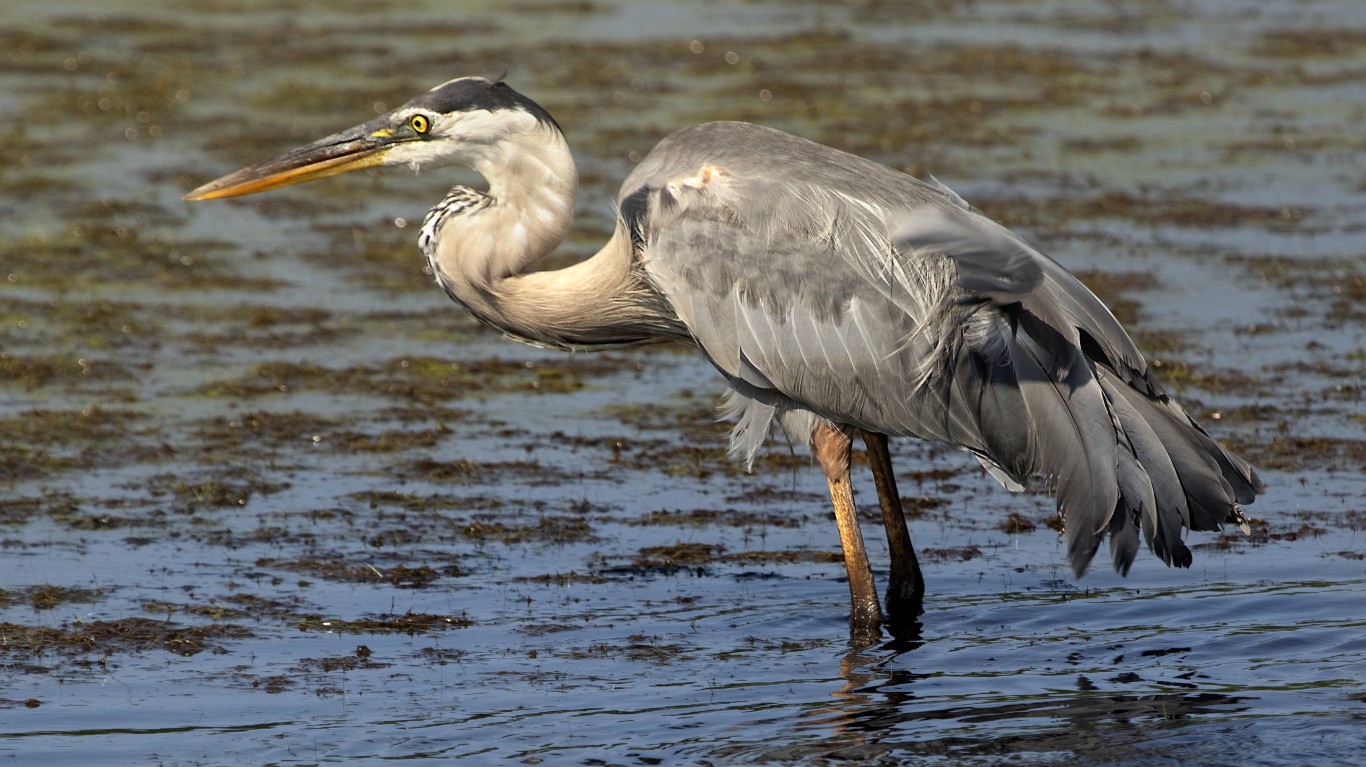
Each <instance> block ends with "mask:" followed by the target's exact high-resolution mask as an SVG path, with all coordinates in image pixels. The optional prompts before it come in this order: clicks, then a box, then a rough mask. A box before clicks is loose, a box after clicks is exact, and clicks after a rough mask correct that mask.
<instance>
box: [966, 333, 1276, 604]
mask: <svg viewBox="0 0 1366 767" xmlns="http://www.w3.org/2000/svg"><path fill="white" fill-rule="evenodd" d="M1050 331H1051V328H1050V327H1049V326H1047V325H1046V324H1044V323H1039V324H1035V323H1032V322H1031V321H1030V318H1029V316H1028V315H1027V314H1022V316H1021V321H1020V326H1019V328H1018V332H1016V333H1015V334H1014V335H1013V338H1012V339H1011V340H1012V343H1011V344H1010V345H1009V347H1008V352H1007V354H1008V357H1009V362H1008V363H1006V364H1007V365H1008V367H1009V369H1010V371H1011V372H1012V373H1013V380H1011V381H1009V382H1008V383H1010V384H1013V386H1012V387H1010V389H1011V391H1012V392H1018V395H1017V396H1016V397H1009V396H998V397H987V398H979V399H977V401H976V403H975V404H976V405H977V408H976V412H975V415H976V416H977V417H978V419H979V420H978V422H977V426H978V428H979V429H980V431H979V434H980V442H979V443H978V444H983V445H984V446H985V448H986V449H985V450H983V451H980V452H979V457H984V458H985V459H986V460H989V461H990V462H991V463H992V464H995V466H997V467H999V468H1000V469H1001V470H1002V472H1003V473H1004V474H1006V475H1009V476H1010V477H1011V478H1013V479H1015V480H1023V479H1024V478H1025V477H1027V476H1029V475H1031V474H1043V475H1045V476H1047V477H1049V478H1051V479H1052V480H1053V481H1054V483H1055V486H1056V487H1055V492H1056V495H1057V504H1058V511H1059V513H1060V514H1061V515H1062V518H1063V520H1064V523H1065V526H1066V535H1067V555H1068V560H1069V561H1070V563H1071V565H1072V570H1073V572H1075V573H1076V575H1077V576H1078V577H1080V576H1081V575H1082V574H1083V573H1085V571H1086V569H1087V567H1088V566H1089V565H1090V563H1091V560H1092V559H1093V558H1094V556H1095V553H1096V551H1097V549H1098V548H1099V546H1100V543H1101V541H1102V539H1103V538H1104V537H1105V535H1106V534H1107V533H1108V534H1109V536H1110V554H1111V557H1112V558H1113V560H1114V565H1115V569H1116V570H1118V571H1119V572H1120V573H1121V574H1127V573H1128V571H1129V568H1130V566H1131V565H1132V564H1133V562H1134V560H1135V558H1136V557H1137V554H1138V550H1139V548H1140V546H1139V543H1140V539H1141V540H1142V542H1143V543H1144V544H1146V545H1147V547H1148V548H1149V549H1150V550H1151V551H1152V552H1153V553H1154V554H1156V555H1157V556H1158V557H1159V558H1160V559H1161V560H1162V561H1163V562H1165V563H1167V564H1168V565H1172V566H1176V567H1189V566H1190V565H1191V562H1192V555H1191V551H1190V549H1189V548H1188V547H1187V546H1186V544H1185V541H1184V540H1183V536H1184V532H1185V531H1186V530H1218V529H1220V526H1221V525H1222V524H1223V523H1225V522H1229V521H1239V522H1240V521H1241V520H1242V517H1241V514H1240V512H1239V510H1238V506H1237V504H1239V503H1250V502H1251V501H1252V500H1254V499H1255V498H1256V496H1257V495H1258V494H1259V493H1260V492H1261V491H1262V488H1263V485H1262V481H1261V478H1260V477H1258V476H1257V473H1256V472H1255V471H1254V470H1253V469H1252V468H1251V467H1250V466H1248V464H1247V463H1246V462H1245V461H1243V460H1242V459H1240V458H1238V457H1237V456H1234V455H1232V454H1230V453H1229V452H1227V451H1226V450H1224V449H1223V448H1222V447H1220V446H1219V444H1218V443H1216V442H1215V441H1214V440H1213V439H1212V438H1211V437H1210V436H1209V435H1208V434H1207V433H1206V432H1205V431H1204V430H1203V429H1201V428H1200V427H1199V426H1198V425H1197V424H1195V422H1194V421H1192V420H1191V419H1190V417H1189V416H1188V415H1186V413H1185V411H1183V410H1182V409H1181V407H1180V406H1179V405H1177V404H1176V403H1175V402H1174V401H1172V400H1170V399H1168V398H1167V397H1166V396H1163V395H1159V396H1157V397H1152V396H1149V395H1148V394H1145V393H1144V392H1141V391H1139V390H1138V389H1135V388H1134V387H1133V386H1131V385H1130V384H1129V383H1127V382H1125V381H1124V380H1122V379H1121V377H1120V376H1119V375H1118V374H1116V373H1114V372H1113V371H1111V370H1110V368H1109V367H1108V366H1106V365H1104V364H1098V363H1096V362H1094V361H1093V360H1090V359H1089V358H1087V356H1086V355H1085V354H1084V353H1083V352H1082V351H1081V350H1080V349H1078V348H1077V347H1075V346H1073V345H1071V344H1067V343H1058V341H1059V339H1055V338H1050V337H1049V335H1048V334H1049V332H1050ZM977 380H980V377H979V378H978V379H977ZM1000 383H1002V384H1005V383H1007V381H1005V380H1004V379H1003V380H1002V381H1001V382H1000ZM1010 404H1014V405H1015V408H1014V410H1013V412H1011V411H1009V410H1007V409H1006V406H1008V405H1010ZM1020 404H1022V405H1023V408H1020V407H1019V405H1020ZM984 405H985V407H984ZM1021 410H1022V411H1023V412H1021ZM974 451H975V452H977V451H976V449H974Z"/></svg>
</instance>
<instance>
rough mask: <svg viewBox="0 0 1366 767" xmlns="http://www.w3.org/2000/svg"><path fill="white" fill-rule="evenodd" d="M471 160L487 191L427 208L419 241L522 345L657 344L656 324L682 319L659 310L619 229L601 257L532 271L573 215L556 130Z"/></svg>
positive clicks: (510, 140) (463, 294)
mask: <svg viewBox="0 0 1366 767" xmlns="http://www.w3.org/2000/svg"><path fill="white" fill-rule="evenodd" d="M471 165H472V166H473V168H474V170H475V171H476V172H478V173H479V174H480V175H482V176H483V177H484V178H485V179H486V180H487V181H488V185H489V188H488V192H487V193H484V192H478V191H475V190H472V189H468V188H465V187H456V188H454V189H452V190H451V192H450V194H448V195H447V196H446V198H445V199H444V200H443V201H442V203H441V204H440V205H438V206H437V207H436V208H433V209H432V211H431V213H429V214H428V216H427V221H426V222H425V223H424V224H423V236H422V246H423V250H424V252H425V253H426V255H427V258H428V260H429V261H430V263H431V266H432V271H433V272H434V273H435V274H436V278H437V281H438V282H439V283H440V284H441V286H442V287H443V288H445V290H446V292H447V293H448V294H450V296H451V297H452V298H453V299H455V300H456V301H457V302H459V303H460V304H462V305H464V306H465V307H466V308H467V309H469V311H470V312H471V313H472V314H474V315H475V316H476V317H478V318H479V319H480V320H482V321H484V322H485V323H487V324H489V325H492V326H493V327H495V328H497V329H498V330H501V331H502V332H503V333H505V334H506V335H508V336H510V337H512V338H515V339H517V340H519V341H524V342H527V343H531V344H535V345H538V346H549V347H555V348H582V347H594V346H602V345H621V344H632V343H641V342H645V341H650V340H655V336H656V335H657V334H658V333H657V332H656V331H655V330H654V329H655V328H658V329H659V330H665V329H667V328H669V327H671V326H672V325H673V324H674V323H675V322H676V320H672V318H671V317H665V316H661V309H662V306H663V304H662V302H660V301H659V299H658V296H656V295H655V294H654V292H653V291H652V290H650V289H649V288H648V287H647V286H646V285H645V283H644V282H643V281H642V279H641V276H640V274H639V273H638V272H637V270H636V269H635V268H634V263H633V258H632V252H631V239H630V237H629V235H628V233H627V232H625V231H623V229H622V227H621V226H620V225H619V226H618V230H617V232H616V234H615V235H613V237H612V238H611V240H609V241H608V243H607V244H606V245H605V246H604V247H603V249H602V250H600V251H599V252H598V253H597V254H596V255H594V256H592V257H590V258H588V259H586V260H584V261H581V262H579V263H576V264H574V265H572V266H569V267H566V268H563V269H557V270H551V271H528V270H529V269H531V268H532V267H533V266H534V265H535V263H536V262H537V261H538V260H540V259H542V258H544V257H545V256H547V255H549V254H550V253H551V252H553V251H554V250H555V248H556V247H558V246H559V244H560V243H561V242H563V241H564V239H565V237H567V236H568V234H569V228H570V225H571V224H572V222H573V218H574V197H575V193H576V191H577V189H578V173H577V171H576V169H575V167H574V159H573V157H572V156H571V154H570V152H569V146H568V144H567V143H566V142H565V139H564V136H563V134H561V133H560V131H559V129H558V128H556V127H555V126H554V125H552V124H549V123H544V122H542V123H537V124H536V125H535V127H534V128H532V129H530V130H521V131H515V132H511V133H509V134H507V135H506V136H505V137H503V138H502V139H500V140H499V141H497V142H495V143H492V144H489V145H487V146H486V147H483V148H482V151H481V152H480V153H479V154H478V155H477V157H476V158H475V159H474V161H473V162H472V163H471ZM670 314H671V313H670ZM671 320H672V321H671ZM670 335H671V334H670Z"/></svg>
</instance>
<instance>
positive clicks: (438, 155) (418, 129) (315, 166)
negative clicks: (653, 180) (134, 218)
mask: <svg viewBox="0 0 1366 767" xmlns="http://www.w3.org/2000/svg"><path fill="white" fill-rule="evenodd" d="M546 133H549V134H551V135H554V136H558V135H559V127H558V126H557V125H556V124H555V120H554V119H553V118H552V117H551V116H550V115H549V114H548V113H546V111H545V110H544V109H542V108H541V107H540V106H539V105H537V104H536V103H535V102H534V101H532V100H531V99H528V98H527V97H525V96H523V95H522V94H520V93H518V92H517V91H514V90H513V89H512V88H510V87H508V85H507V84H505V83H503V82H501V81H499V80H491V79H488V78H483V77H462V78H460V79H457V80H451V81H450V82H447V83H444V84H442V85H439V86H437V87H435V88H433V89H431V90H429V91H427V92H426V93H424V94H422V95H421V96H418V97H417V98H415V99H413V100H412V101H409V102H408V103H406V104H404V105H403V106H401V107H399V108H397V109H395V110H393V111H391V112H388V113H387V114H384V115H381V116H379V117H377V118H375V119H374V120H371V121H370V122H367V123H364V124H362V125H357V126H356V127H354V128H350V129H348V130H344V131H342V132H340V133H334V134H333V135H331V136H328V137H327V138H324V139H320V140H318V141H315V142H313V143H311V144H308V145H306V146H302V147H299V148H298V149H294V150H291V151H289V152H286V153H284V154H282V155H280V156H279V157H276V158H274V159H271V160H266V161H265V162H260V163H256V164H255V165H250V166H248V167H246V168H242V169H241V170H238V171H234V172H232V173H229V174H228V175H226V176H223V177H222V178H219V179H216V180H214V181H210V182H209V183H207V184H205V185H203V186H201V187H199V188H198V189H195V190H194V191H192V192H190V193H189V194H188V195H186V196H185V199H187V200H214V199H218V198H220V197H236V196H238V195H243V194H251V193H253V192H263V191H265V190H267V189H277V188H279V187H282V186H289V185H291V184H298V183H301V182H304V181H311V180H312V179H315V178H323V177H325V176H335V175H337V174H339V173H346V172H348V171H353V170H359V169H361V168H373V167H377V166H381V165H408V166H411V167H412V168H414V169H417V168H423V167H431V166H442V165H463V166H466V167H469V168H473V169H474V170H476V171H480V172H482V173H484V175H485V176H488V175H489V174H488V166H489V164H490V163H495V162H498V161H499V160H500V158H501V157H502V153H503V152H505V151H506V150H507V149H508V148H509V147H515V146H517V145H518V143H519V141H524V140H527V139H534V138H537V137H543V136H544V135H545V134H546ZM561 140H562V139H561Z"/></svg>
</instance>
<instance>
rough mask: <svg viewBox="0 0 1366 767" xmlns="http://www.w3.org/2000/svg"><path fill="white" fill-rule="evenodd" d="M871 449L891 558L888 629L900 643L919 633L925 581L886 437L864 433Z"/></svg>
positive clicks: (871, 432) (923, 609)
mask: <svg viewBox="0 0 1366 767" xmlns="http://www.w3.org/2000/svg"><path fill="white" fill-rule="evenodd" d="M861 431H862V434H863V444H864V446H865V447H867V449H868V465H869V466H870V467H871V468H872V470H873V483H874V484H875V485H876V486H877V499H878V504H879V505H880V506H882V525H883V527H885V528H886V530H887V550H888V551H889V552H890V553H891V557H892V572H891V578H890V579H889V581H888V583H887V629H888V631H890V632H891V633H892V636H894V637H897V638H898V639H905V638H909V637H910V636H912V635H915V634H918V633H919V632H920V621H919V620H918V619H919V617H920V614H921V613H923V612H925V607H924V602H925V579H924V577H922V576H921V574H920V561H919V560H917V559H916V556H915V547H914V546H913V545H912V544H911V533H910V531H909V530H907V529H906V515H905V513H904V512H903V511H902V509H901V494H900V493H898V492H897V489H896V476H895V475H893V474H892V456H891V454H890V453H888V452H887V435H886V434H883V433H881V432H876V431H868V430H866V429H864V430H861Z"/></svg>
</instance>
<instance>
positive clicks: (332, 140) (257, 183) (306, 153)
mask: <svg viewBox="0 0 1366 767" xmlns="http://www.w3.org/2000/svg"><path fill="white" fill-rule="evenodd" d="M403 140H404V139H402V138H396V136H395V132H394V131H393V130H391V129H389V128H387V127H384V126H382V125H381V124H380V121H378V120H377V121H375V122H372V123H366V124H365V125H362V126H359V127H357V128H352V129H351V130H348V131H343V132H342V133H337V134H335V135H332V136H328V137H327V138H325V139H322V140H321V141H315V142H313V143H312V144H309V145H307V146H303V147H299V148H298V149H294V150H291V151H289V152H286V153H284V154H282V155H280V156H279V157H276V158H274V159H271V160H266V161H265V162H259V163H256V164H255V165H249V166H247V167H245V168H243V169H241V170H238V171H233V172H232V173H229V174H228V175H226V176H223V177H222V178H219V179H216V180H214V181H210V182H209V183H207V184H205V185H203V186H201V187H199V188H198V189H196V190H194V191H193V192H190V193H189V194H187V195H185V199H187V200H217V199H220V198H223V197H236V196H238V195H243V194H253V193H255V192H264V191H266V190H268V189H278V188H280V187H282V186H290V185H291V184H299V183H303V182H304V181H312V180H313V179H315V178H325V177H327V176H335V175H337V174H339V173H347V172H350V171H353V170H360V169H361V168H373V167H376V166H378V165H383V164H384V155H385V153H386V152H387V151H388V150H389V149H390V148H392V147H393V146H394V145H395V144H397V143H400V142H401V141H403Z"/></svg>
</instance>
